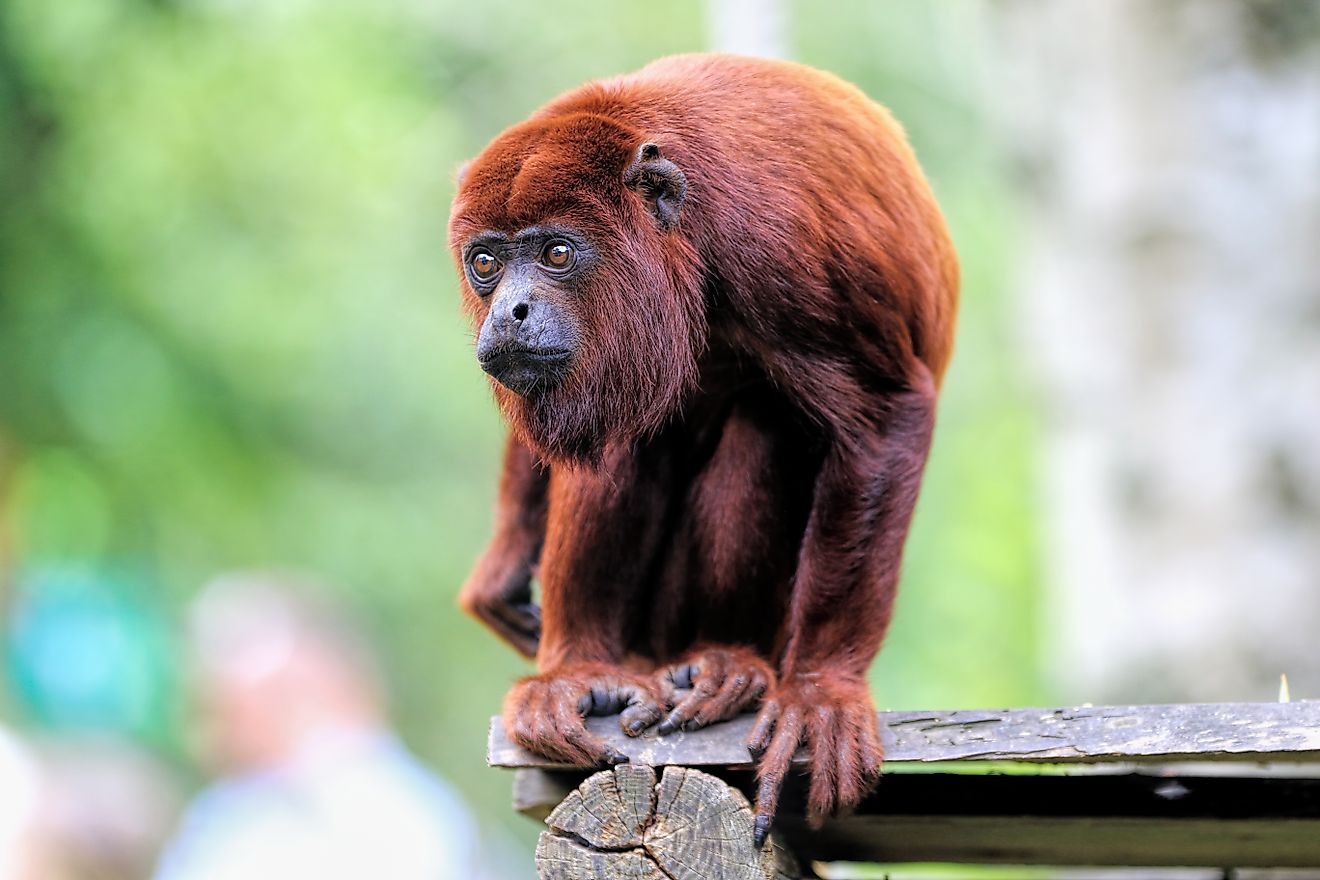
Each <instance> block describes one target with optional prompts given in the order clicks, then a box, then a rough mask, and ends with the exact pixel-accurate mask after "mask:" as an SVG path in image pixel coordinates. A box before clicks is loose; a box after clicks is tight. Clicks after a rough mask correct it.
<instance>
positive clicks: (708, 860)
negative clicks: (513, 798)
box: [536, 764, 800, 880]
mask: <svg viewBox="0 0 1320 880" xmlns="http://www.w3.org/2000/svg"><path fill="white" fill-rule="evenodd" d="M547 790H549V789H547ZM546 825H547V826H548V830H546V831H544V832H542V833H541V839H540V841H539V842H538V843H537V846H536V866H537V870H538V871H539V872H540V876H541V878H543V880H592V878H601V880H607V878H616V877H624V878H636V880H796V878H798V877H799V876H800V874H799V872H798V870H797V867H796V863H795V862H794V860H793V857H792V856H791V855H790V854H789V853H788V852H787V850H785V849H784V848H783V847H782V845H781V844H780V842H779V840H778V839H777V837H775V836H772V837H771V839H770V840H769V841H768V842H767V843H766V845H765V847H764V848H763V849H762V850H761V851H759V852H758V851H757V850H756V848H755V847H754V846H753V845H752V811H751V807H750V806H749V805H748V803H747V798H746V797H744V796H743V794H742V792H740V791H738V790H737V789H734V788H731V787H729V786H728V785H726V784H725V783H724V782H722V781H720V780H719V779H716V778H715V777H713V776H709V775H707V774H705V773H702V772H701V771H699V770H690V769H686V768H682V767H669V768H666V769H665V770H664V771H663V774H662V776H661V778H660V782H659V784H658V785H657V784H656V771H655V770H654V769H653V768H651V767H647V766H644V765H638V764H624V765H621V766H619V767H615V768H614V769H613V770H602V771H600V772H599V773H596V774H594V775H592V776H590V777H588V778H587V779H586V780H585V781H584V782H582V784H581V785H579V786H578V787H577V788H576V789H574V790H573V791H572V792H571V793H570V794H569V795H568V796H567V797H566V798H564V799H563V801H562V802H561V803H560V804H559V805H558V806H557V807H555V808H554V810H553V811H552V812H551V813H550V815H549V816H548V817H547V818H546Z"/></svg>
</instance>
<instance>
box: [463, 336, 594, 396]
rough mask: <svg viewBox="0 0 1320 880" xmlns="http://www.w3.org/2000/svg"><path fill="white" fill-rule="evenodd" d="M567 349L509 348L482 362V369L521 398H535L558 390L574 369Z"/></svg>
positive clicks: (571, 356)
mask: <svg viewBox="0 0 1320 880" xmlns="http://www.w3.org/2000/svg"><path fill="white" fill-rule="evenodd" d="M572 362H573V352H571V351H568V350H567V349H530V348H506V349H501V350H500V351H497V352H496V353H494V354H493V355H491V356H490V357H488V358H486V359H484V360H482V361H481V362H480V363H481V369H483V370H485V371H486V373H488V374H489V375H490V377H491V378H492V379H494V380H495V381H496V382H498V383H499V384H500V385H503V386H504V387H505V388H507V389H508V390H509V391H512V392H513V393H514V394H516V395H518V396H519V397H524V398H535V397H537V396H539V395H541V394H545V393H547V392H549V391H551V390H553V389H554V388H556V387H558V386H559V384H560V383H561V382H563V380H564V377H565V376H567V375H568V371H569V369H570V368H571V367H572Z"/></svg>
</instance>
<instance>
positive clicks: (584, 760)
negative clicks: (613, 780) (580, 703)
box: [549, 703, 628, 766]
mask: <svg viewBox="0 0 1320 880" xmlns="http://www.w3.org/2000/svg"><path fill="white" fill-rule="evenodd" d="M554 720H555V723H554V726H553V730H552V731H551V732H550V734H549V736H550V737H551V738H552V739H553V745H554V747H555V748H557V749H559V750H560V751H561V753H560V754H559V755H556V756H555V757H560V758H562V759H567V760H569V761H570V762H571V763H574V764H577V765H579V766H595V765H599V764H626V763H628V756H627V755H625V754H623V753H622V752H620V751H618V750H616V749H614V748H611V747H610V746H608V745H606V743H605V741H604V740H602V739H601V738H600V737H598V736H596V735H595V734H593V733H591V732H589V731H588V730H587V728H586V724H585V723H584V721H583V718H582V716H581V715H579V714H578V712H577V707H576V706H574V705H572V704H567V703H560V704H559V705H558V706H557V707H556V708H555V716H554Z"/></svg>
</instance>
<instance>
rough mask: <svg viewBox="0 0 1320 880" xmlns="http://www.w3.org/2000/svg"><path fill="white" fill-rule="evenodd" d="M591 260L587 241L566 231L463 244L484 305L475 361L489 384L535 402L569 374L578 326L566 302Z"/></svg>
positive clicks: (533, 230)
mask: <svg viewBox="0 0 1320 880" xmlns="http://www.w3.org/2000/svg"><path fill="white" fill-rule="evenodd" d="M594 259H595V251H594V250H593V248H592V247H591V245H590V243H589V242H588V240H587V239H586V237H585V236H583V235H582V234H581V233H579V232H577V231H575V230H572V229H569V228H566V227H554V226H549V227H545V226H533V227H530V228H528V229H522V230H519V231H518V232H516V233H513V234H505V233H499V232H484V233H480V234H478V235H476V236H474V237H473V238H472V239H471V240H470V241H469V242H468V243H467V245H466V247H464V249H463V266H464V271H465V272H466V273H467V278H468V282H469V283H470V284H471V285H472V289H473V290H474V291H475V292H476V293H477V295H478V296H480V297H482V298H483V299H484V300H485V306H486V314H485V318H484V319H483V320H482V322H481V328H480V330H479V331H478V333H477V361H478V362H479V363H480V364H481V368H482V369H483V370H485V371H486V372H487V373H488V374H489V375H490V377H491V378H492V379H494V380H495V381H496V382H498V383H500V384H501V385H503V386H504V387H505V388H507V389H509V390H510V391H512V392H513V393H515V394H518V395H520V396H523V397H534V396H536V395H540V394H545V393H547V392H549V391H551V390H552V389H554V388H557V387H558V386H559V385H560V383H561V382H562V381H563V380H564V379H565V377H567V376H568V375H569V374H570V373H571V372H572V369H573V365H574V361H575V359H576V358H577V355H578V346H579V344H580V342H581V337H582V328H581V324H580V323H579V321H578V319H577V317H576V316H575V315H574V311H573V308H572V305H571V302H572V298H573V296H574V295H575V294H580V293H581V292H582V289H583V287H584V286H585V285H584V284H583V282H584V281H585V280H587V279H588V278H589V275H590V271H591V266H592V263H593V262H594ZM575 282H576V283H575Z"/></svg>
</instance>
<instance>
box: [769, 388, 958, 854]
mask: <svg viewBox="0 0 1320 880" xmlns="http://www.w3.org/2000/svg"><path fill="white" fill-rule="evenodd" d="M934 412H935V388H934V382H933V380H931V378H930V375H929V373H928V372H926V371H925V370H924V369H919V370H918V371H917V375H916V376H915V377H914V379H913V380H911V381H910V382H909V384H908V385H907V387H906V388H904V389H902V390H900V391H898V392H896V393H894V394H891V395H890V396H889V397H888V398H887V399H886V400H885V401H884V405H883V409H882V411H881V413H880V414H879V415H878V416H877V423H873V424H874V428H875V430H872V431H870V432H869V433H868V432H867V431H865V430H863V426H862V424H861V423H860V422H859V421H853V422H852V423H851V427H852V429H853V430H852V431H851V433H850V434H849V435H846V439H839V435H840V434H841V432H838V433H836V439H835V445H834V447H833V448H832V449H831V450H830V452H829V453H828V454H827V456H826V459H825V462H824V464H823V466H822V468H821V471H820V474H819V476H818V478H817V481H816V490H815V498H814V501H813V504H812V510H811V517H810V519H809V520H808V523H807V529H806V534H805V536H804V539H803V544H802V549H801V555H800V558H799V562H798V570H797V574H796V577H795V581H794V586H793V596H792V600H791V607H790V614H789V620H788V624H787V626H788V631H787V636H788V638H787V641H786V643H785V648H784V654H783V658H782V660H781V663H780V678H779V682H778V683H777V684H776V686H775V687H774V688H772V689H771V691H770V693H769V694H768V695H767V697H766V699H765V702H764V703H763V704H762V707H761V713H760V717H759V718H758V720H757V724H756V726H755V728H754V729H753V731H752V734H751V736H750V737H749V739H748V748H749V749H751V751H752V753H753V754H754V755H757V756H759V758H760V761H759V766H758V776H759V779H760V784H759V788H758V792H757V799H756V814H757V819H756V829H757V839H758V842H759V841H760V840H764V838H765V835H766V834H767V833H768V831H769V827H770V823H771V820H772V817H773V815H774V810H775V806H776V802H777V801H778V798H779V791H780V788H781V786H782V784H783V781H784V776H785V775H786V774H787V772H788V769H789V763H790V761H791V760H792V757H793V753H794V752H796V751H797V749H798V747H799V745H801V744H803V743H804V742H805V744H806V746H807V748H808V749H809V751H810V759H809V767H810V772H811V787H810V791H809V794H808V818H809V819H812V820H813V821H816V822H819V821H820V820H821V819H822V818H823V817H824V816H826V815H830V814H832V813H835V812H837V811H838V810H840V809H848V808H851V807H853V806H855V805H856V804H857V802H858V801H860V800H861V799H862V797H863V796H864V795H865V794H866V793H867V791H868V790H869V789H870V788H871V786H872V785H873V784H874V782H875V781H876V779H877V778H878V777H879V773H880V765H881V762H882V759H883V750H882V748H881V745H880V736H879V731H878V730H877V727H876V719H875V706H874V705H873V703H872V700H871V694H870V690H869V689H868V687H867V684H866V670H867V667H868V666H869V665H870V663H871V660H872V659H873V658H874V656H875V653H876V651H877V650H878V649H879V647H880V642H881V639H882V638H883V636H884V633H885V629H886V628H887V627H888V625H889V620H890V617H891V615H892V612H893V603H894V594H895V591H896V588H897V585H898V571H899V560H900V557H901V554H902V549H903V541H904V539H905V537H906V535H907V530H908V525H909V523H910V521H911V518H912V510H913V507H914V505H915V503H916V499H917V491H918V489H919V488H920V484H921V473H922V469H923V467H924V465H925V462H926V456H927V453H928V451H929V448H930V436H931V429H932V427H933V425H934Z"/></svg>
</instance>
